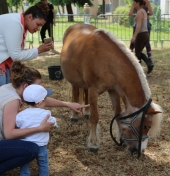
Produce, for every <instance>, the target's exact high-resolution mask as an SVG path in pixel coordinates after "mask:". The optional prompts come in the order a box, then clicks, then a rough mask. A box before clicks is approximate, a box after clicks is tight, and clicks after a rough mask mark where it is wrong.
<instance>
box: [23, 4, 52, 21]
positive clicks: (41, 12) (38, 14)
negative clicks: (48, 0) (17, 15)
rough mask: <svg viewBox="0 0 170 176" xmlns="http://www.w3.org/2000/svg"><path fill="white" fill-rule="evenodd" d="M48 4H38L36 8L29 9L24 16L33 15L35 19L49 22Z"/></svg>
mask: <svg viewBox="0 0 170 176" xmlns="http://www.w3.org/2000/svg"><path fill="white" fill-rule="evenodd" d="M49 10H50V9H49V7H48V4H45V3H44V2H38V3H36V4H35V5H34V6H31V7H29V8H28V9H27V10H26V11H25V12H24V16H26V15H29V14H32V17H33V19H35V18H40V19H44V20H45V21H47V15H48V12H49Z"/></svg>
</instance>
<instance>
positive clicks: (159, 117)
mask: <svg viewBox="0 0 170 176" xmlns="http://www.w3.org/2000/svg"><path fill="white" fill-rule="evenodd" d="M151 107H152V108H154V109H156V110H157V111H160V112H162V113H158V114H154V115H152V117H151V118H152V125H151V128H150V130H149V136H151V137H156V136H157V135H159V134H160V131H161V125H162V121H163V110H162V108H161V107H160V106H159V105H158V104H155V103H151Z"/></svg>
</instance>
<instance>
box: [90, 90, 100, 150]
mask: <svg viewBox="0 0 170 176" xmlns="http://www.w3.org/2000/svg"><path fill="white" fill-rule="evenodd" d="M88 93H89V94H88V99H89V103H90V118H89V122H90V135H89V137H88V144H87V145H88V148H89V151H91V152H97V151H98V148H99V145H100V129H99V124H98V121H99V115H98V111H97V99H98V93H97V92H96V90H95V89H94V88H89V90H88Z"/></svg>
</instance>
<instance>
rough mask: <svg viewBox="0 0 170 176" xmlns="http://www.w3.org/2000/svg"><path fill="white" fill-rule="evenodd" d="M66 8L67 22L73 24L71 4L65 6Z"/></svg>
mask: <svg viewBox="0 0 170 176" xmlns="http://www.w3.org/2000/svg"><path fill="white" fill-rule="evenodd" d="M66 8H67V13H68V22H73V21H74V18H73V10H72V7H71V4H67V5H66Z"/></svg>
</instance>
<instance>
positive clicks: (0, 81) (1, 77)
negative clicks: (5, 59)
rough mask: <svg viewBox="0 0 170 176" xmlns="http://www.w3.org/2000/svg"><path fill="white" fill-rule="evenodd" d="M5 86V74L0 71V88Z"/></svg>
mask: <svg viewBox="0 0 170 176" xmlns="http://www.w3.org/2000/svg"><path fill="white" fill-rule="evenodd" d="M4 84H6V73H5V72H4V71H3V70H1V69H0V86H2V85H4Z"/></svg>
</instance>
